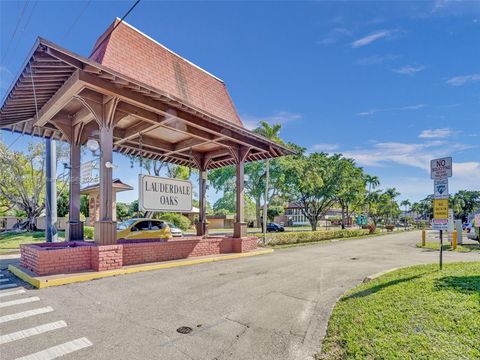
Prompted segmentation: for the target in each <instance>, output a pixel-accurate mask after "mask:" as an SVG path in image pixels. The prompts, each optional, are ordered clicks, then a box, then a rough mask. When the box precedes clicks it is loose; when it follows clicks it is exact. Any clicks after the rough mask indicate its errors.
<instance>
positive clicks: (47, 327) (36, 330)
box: [0, 320, 67, 345]
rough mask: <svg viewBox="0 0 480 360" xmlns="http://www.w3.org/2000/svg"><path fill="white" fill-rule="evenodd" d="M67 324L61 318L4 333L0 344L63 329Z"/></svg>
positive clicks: (0, 338)
mask: <svg viewBox="0 0 480 360" xmlns="http://www.w3.org/2000/svg"><path fill="white" fill-rule="evenodd" d="M66 326H67V323H66V322H65V321H63V320H60V321H56V322H51V323H48V324H43V325H39V326H35V327H33V328H30V329H26V330H21V331H17V332H14V333H11V334H6V335H2V336H0V345H1V344H6V343H9V342H12V341H15V340H21V339H25V338H27V337H30V336H34V335H39V334H43V333H46V332H47V331H53V330H57V329H61V328H64V327H66Z"/></svg>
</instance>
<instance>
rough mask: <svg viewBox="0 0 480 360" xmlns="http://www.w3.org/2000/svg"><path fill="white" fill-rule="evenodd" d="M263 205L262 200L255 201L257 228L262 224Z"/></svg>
mask: <svg viewBox="0 0 480 360" xmlns="http://www.w3.org/2000/svg"><path fill="white" fill-rule="evenodd" d="M261 211H262V205H261V204H260V198H258V199H255V218H256V222H257V224H256V226H257V227H259V226H261V224H262V215H261Z"/></svg>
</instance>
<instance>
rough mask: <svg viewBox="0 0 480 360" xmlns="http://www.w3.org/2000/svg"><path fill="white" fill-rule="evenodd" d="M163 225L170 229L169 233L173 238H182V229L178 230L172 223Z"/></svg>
mask: <svg viewBox="0 0 480 360" xmlns="http://www.w3.org/2000/svg"><path fill="white" fill-rule="evenodd" d="M165 224H167V225H168V227H169V228H170V232H171V233H172V236H173V237H182V236H183V232H182V229H180V228H178V227H177V226H176V225H175V224H174V223H171V222H167V221H165Z"/></svg>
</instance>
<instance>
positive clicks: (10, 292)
mask: <svg viewBox="0 0 480 360" xmlns="http://www.w3.org/2000/svg"><path fill="white" fill-rule="evenodd" d="M24 292H25V289H20V290H13V291H7V292H2V293H0V298H2V297H5V296H11V295H18V294H23V293H24Z"/></svg>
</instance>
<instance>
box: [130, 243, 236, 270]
mask: <svg viewBox="0 0 480 360" xmlns="http://www.w3.org/2000/svg"><path fill="white" fill-rule="evenodd" d="M230 252H232V239H231V238H209V239H206V240H204V239H198V238H193V239H188V240H187V239H183V240H169V241H158V242H152V241H149V242H145V243H124V244H123V265H133V264H142V263H148V262H157V261H166V260H177V259H185V258H188V257H195V256H207V255H218V254H225V253H230Z"/></svg>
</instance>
